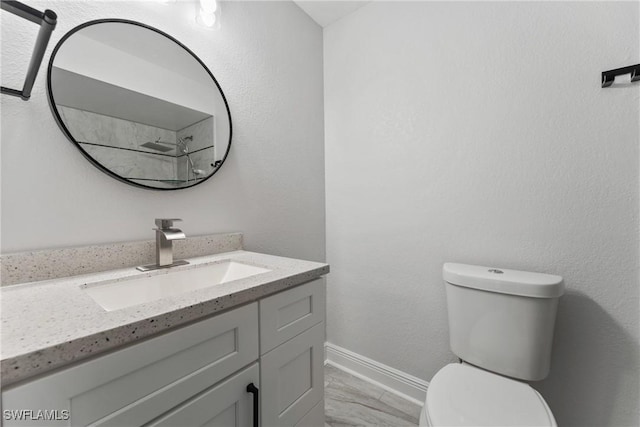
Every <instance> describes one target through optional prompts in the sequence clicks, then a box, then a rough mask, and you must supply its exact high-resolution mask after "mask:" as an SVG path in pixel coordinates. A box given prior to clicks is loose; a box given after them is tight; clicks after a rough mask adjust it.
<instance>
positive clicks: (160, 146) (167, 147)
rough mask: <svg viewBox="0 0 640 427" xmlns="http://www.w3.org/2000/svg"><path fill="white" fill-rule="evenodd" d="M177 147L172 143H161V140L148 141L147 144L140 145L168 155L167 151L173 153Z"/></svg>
mask: <svg viewBox="0 0 640 427" xmlns="http://www.w3.org/2000/svg"><path fill="white" fill-rule="evenodd" d="M172 146H173V147H172ZM175 146H176V144H174V143H172V142H164V141H160V140H159V139H158V140H156V141H155V142H151V141H148V142H145V143H144V144H140V147H144V148H149V149H151V150H156V151H160V152H161V153H166V152H167V151H171V150H173V149H174V147H175Z"/></svg>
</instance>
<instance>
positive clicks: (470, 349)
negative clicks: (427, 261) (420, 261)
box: [442, 263, 564, 381]
mask: <svg viewBox="0 0 640 427" xmlns="http://www.w3.org/2000/svg"><path fill="white" fill-rule="evenodd" d="M442 271H443V277H444V280H445V286H446V291H447V308H448V315H449V338H450V344H451V350H452V351H453V352H454V353H455V354H456V355H457V356H458V357H459V358H461V359H462V360H464V361H466V362H468V363H470V364H472V365H475V366H478V367H480V368H483V369H486V370H489V371H492V372H496V373H498V374H501V375H506V376H508V377H512V378H518V379H522V380H525V381H537V380H541V379H543V378H545V377H546V376H547V374H548V373H549V366H550V359H551V347H552V342H553V330H554V325H555V321H556V311H557V308H558V299H559V298H560V296H562V294H563V293H564V283H563V280H562V277H560V276H555V275H551V274H541V273H529V272H525V271H517V270H507V269H498V268H492V267H481V266H477V265H466V264H456V263H446V264H444V266H443V269H442Z"/></svg>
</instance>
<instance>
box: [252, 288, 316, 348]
mask: <svg viewBox="0 0 640 427" xmlns="http://www.w3.org/2000/svg"><path fill="white" fill-rule="evenodd" d="M324 318H325V285H324V281H323V280H322V279H316V280H314V281H312V282H309V283H307V284H305V285H301V286H298V287H295V288H293V289H289V290H286V291H283V292H280V293H278V294H275V295H272V296H270V297H268V298H265V299H263V300H261V301H260V354H265V353H267V352H268V351H271V350H273V349H274V348H276V347H277V346H279V345H280V344H282V343H283V342H285V341H288V340H290V339H291V338H293V337H295V336H296V335H298V334H300V333H301V332H304V331H306V330H307V329H309V328H310V327H312V326H313V325H315V324H317V323H319V322H322V321H323V320H324Z"/></svg>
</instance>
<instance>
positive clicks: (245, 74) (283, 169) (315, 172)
mask: <svg viewBox="0 0 640 427" xmlns="http://www.w3.org/2000/svg"><path fill="white" fill-rule="evenodd" d="M29 5H30V6H32V7H35V8H39V9H41V10H42V9H45V8H49V9H52V10H54V11H55V12H56V13H57V14H58V17H59V20H58V27H57V28H56V30H55V32H54V33H53V36H52V40H51V42H50V45H49V49H48V51H47V54H46V55H45V58H44V60H45V63H44V64H43V66H42V67H41V69H40V72H39V75H38V78H37V81H36V84H35V87H34V90H33V95H32V98H31V100H30V101H29V102H23V101H21V100H20V99H18V98H13V97H8V96H5V95H3V96H2V97H0V100H1V102H2V104H1V107H2V146H1V150H2V151H1V154H2V252H4V253H10V252H16V251H25V250H33V249H42V248H54V247H70V246H77V245H88V244H99V243H109V242H117V241H127V240H142V239H148V238H153V234H152V233H153V232H152V231H151V228H152V227H153V226H154V225H153V219H154V218H156V217H177V218H182V219H184V222H183V223H181V224H180V228H181V229H182V230H184V231H185V232H186V234H187V235H198V234H207V233H216V232H228V231H242V232H244V233H245V247H246V248H247V249H250V250H255V251H262V252H266V253H271V254H276V255H285V256H293V257H297V258H303V259H309V260H318V261H320V260H323V259H324V253H325V231H324V228H325V214H324V152H323V100H322V97H323V92H322V87H323V82H322V79H323V76H322V29H321V28H320V27H319V26H318V25H317V24H316V23H314V22H313V21H312V20H311V18H309V17H308V16H307V15H306V14H305V13H304V12H303V11H302V10H300V9H299V8H298V7H297V6H296V5H295V4H293V3H292V2H224V4H223V5H222V7H223V10H222V26H221V28H220V30H217V31H211V30H208V29H205V28H201V27H199V26H197V25H196V23H195V13H196V3H195V2H176V3H170V4H168V5H164V4H162V3H160V2H153V1H147V2H136V1H118V2H110V1H108V2H100V1H94V0H91V1H88V0H85V1H51V0H49V1H31V2H29ZM0 15H1V19H2V84H3V86H9V87H18V86H21V85H22V79H23V78H24V72H25V70H26V68H27V63H28V60H29V56H30V52H31V49H32V46H33V41H34V40H35V36H36V33H37V28H36V27H34V26H33V24H32V23H29V22H27V21H24V20H21V19H19V18H17V17H14V16H13V15H10V14H8V13H2V14H0ZM106 17H119V18H127V19H132V20H137V21H141V22H144V23H146V24H149V25H151V26H154V27H156V28H158V29H160V30H163V31H165V32H167V33H169V34H170V35H172V36H174V37H175V38H177V39H178V40H180V41H181V42H182V43H184V44H185V45H186V46H188V47H189V48H190V49H191V50H192V51H193V52H195V53H196V54H197V55H198V56H199V57H200V58H201V59H202V60H203V61H204V63H205V64H207V66H208V67H209V69H210V70H211V72H212V73H213V74H214V75H215V76H216V79H217V80H218V82H219V83H220V85H221V86H222V88H223V90H224V92H225V95H226V97H227V100H228V102H229V105H230V108H231V114H232V118H233V132H234V135H233V145H232V148H231V152H230V154H229V157H228V158H227V161H226V163H225V164H224V165H223V167H222V168H221V170H220V171H219V172H218V173H217V174H216V175H215V176H214V177H213V178H211V179H210V180H209V181H207V182H205V183H204V184H202V185H199V186H197V187H194V188H191V189H187V190H181V191H177V192H158V191H150V190H143V189H138V188H135V187H131V186H128V185H125V184H123V183H121V182H118V181H116V180H114V179H112V178H110V177H109V176H107V175H105V174H103V173H102V172H100V171H99V170H98V169H96V168H95V167H93V166H92V165H91V164H89V162H87V161H86V160H85V159H84V157H83V156H82V155H81V154H80V152H79V151H78V150H77V149H76V148H75V147H74V146H73V145H72V144H71V143H70V142H69V141H68V140H67V139H66V138H65V137H64V135H63V134H62V132H61V131H60V130H59V129H58V126H57V125H56V123H55V121H54V119H53V116H52V114H51V112H50V111H49V105H48V103H47V97H46V91H45V89H46V66H47V62H48V60H49V57H50V53H51V51H52V49H53V47H54V46H55V44H56V43H57V42H58V40H59V39H60V38H61V37H62V36H63V35H64V34H65V33H66V32H67V31H68V30H70V29H71V28H73V27H74V26H76V25H78V24H80V23H82V22H85V21H88V20H93V19H98V18H106Z"/></svg>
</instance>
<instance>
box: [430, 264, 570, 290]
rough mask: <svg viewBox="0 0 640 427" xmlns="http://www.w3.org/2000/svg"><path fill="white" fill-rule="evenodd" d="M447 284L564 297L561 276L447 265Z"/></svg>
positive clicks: (445, 273) (474, 266)
mask: <svg viewBox="0 0 640 427" xmlns="http://www.w3.org/2000/svg"><path fill="white" fill-rule="evenodd" d="M442 276H443V277H444V280H445V281H446V282H447V283H451V284H452V285H458V286H464V287H467V288H474V289H480V290H483V291H489V292H499V293H502V294H510V295H521V296H527V297H534V298H557V297H559V296H561V295H562V294H564V281H563V280H562V277H561V276H556V275H553V274H544V273H531V272H528V271H518V270H508V269H506V268H495V267H483V266H479V265H467V264H458V263H453V262H447V263H445V264H444V265H443V267H442Z"/></svg>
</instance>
